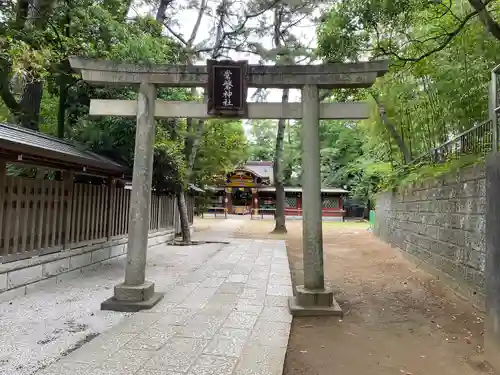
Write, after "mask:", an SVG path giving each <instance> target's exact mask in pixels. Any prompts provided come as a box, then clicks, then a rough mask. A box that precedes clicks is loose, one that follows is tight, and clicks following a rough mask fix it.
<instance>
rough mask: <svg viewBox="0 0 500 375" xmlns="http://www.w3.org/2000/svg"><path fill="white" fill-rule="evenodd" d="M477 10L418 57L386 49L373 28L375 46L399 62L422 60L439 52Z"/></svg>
mask: <svg viewBox="0 0 500 375" xmlns="http://www.w3.org/2000/svg"><path fill="white" fill-rule="evenodd" d="M469 1H474V0H469ZM478 13H479V12H478V11H477V10H476V11H474V12H472V13H469V14H468V15H467V16H466V17H465V18H464V19H463V20H462V22H460V24H459V25H458V26H457V27H456V29H455V30H453V31H451V32H449V33H447V34H445V35H441V36H439V37H444V40H443V41H442V42H441V43H440V44H439V45H438V46H437V47H435V48H432V49H430V50H428V51H427V52H425V53H423V54H422V55H420V56H418V57H404V56H401V55H399V54H398V53H397V52H395V51H392V50H391V51H388V50H386V49H385V48H384V47H382V46H381V45H380V34H379V32H378V30H377V29H376V28H375V32H376V34H377V48H378V49H379V50H380V51H381V52H382V55H385V56H393V57H394V58H396V59H397V60H399V61H401V62H405V63H406V62H418V61H420V60H423V59H425V58H426V57H429V56H431V55H432V54H434V53H436V52H439V51H442V50H443V49H444V48H446V46H448V44H450V42H451V41H452V40H453V38H455V37H456V36H457V35H458V34H460V32H461V31H462V30H463V28H464V27H465V25H467V23H468V22H469V21H470V20H471V19H472V18H474V17H475V16H477V15H478ZM439 37H436V38H435V39H438V38H439ZM431 39H434V38H431Z"/></svg>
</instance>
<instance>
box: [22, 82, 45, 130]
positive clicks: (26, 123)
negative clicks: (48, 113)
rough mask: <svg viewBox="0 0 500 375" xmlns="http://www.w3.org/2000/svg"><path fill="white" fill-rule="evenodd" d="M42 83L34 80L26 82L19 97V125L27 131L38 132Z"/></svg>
mask: <svg viewBox="0 0 500 375" xmlns="http://www.w3.org/2000/svg"><path fill="white" fill-rule="evenodd" d="M42 93H43V83H42V81H39V80H35V81H32V82H26V83H25V84H24V87H23V93H22V97H21V102H20V105H21V108H22V111H23V114H22V115H21V118H20V119H19V122H20V124H21V125H22V126H23V127H25V128H28V129H32V130H38V125H39V122H40V105H41V104H42Z"/></svg>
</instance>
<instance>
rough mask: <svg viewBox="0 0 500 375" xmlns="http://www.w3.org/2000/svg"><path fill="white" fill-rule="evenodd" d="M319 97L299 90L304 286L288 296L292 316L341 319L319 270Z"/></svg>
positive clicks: (312, 90)
mask: <svg viewBox="0 0 500 375" xmlns="http://www.w3.org/2000/svg"><path fill="white" fill-rule="evenodd" d="M319 107H320V98H319V91H318V86H316V85H305V86H304V87H303V88H302V135H301V138H302V204H303V220H302V226H303V231H302V249H303V257H304V260H303V261H304V285H299V286H297V288H296V295H295V296H294V297H290V299H289V307H290V311H291V313H292V315H293V316H323V315H337V316H342V309H341V308H340V306H339V305H338V303H337V302H336V301H335V299H334V298H333V291H332V290H331V289H329V288H325V276H324V267H323V226H322V225H323V218H322V212H321V166H320V140H319V120H320V110H319Z"/></svg>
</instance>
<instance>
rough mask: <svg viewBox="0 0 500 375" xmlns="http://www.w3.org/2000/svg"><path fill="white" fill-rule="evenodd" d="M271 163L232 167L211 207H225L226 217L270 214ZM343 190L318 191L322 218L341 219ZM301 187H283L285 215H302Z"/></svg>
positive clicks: (272, 203)
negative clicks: (319, 192) (258, 213)
mask: <svg viewBox="0 0 500 375" xmlns="http://www.w3.org/2000/svg"><path fill="white" fill-rule="evenodd" d="M273 184H274V181H273V163H272V162H265V161H250V162H248V163H247V164H245V165H244V166H242V167H239V168H236V169H235V170H234V171H233V172H231V173H229V174H228V175H227V176H226V180H225V181H221V183H220V184H219V186H218V187H217V188H216V189H215V190H216V202H215V206H218V207H225V208H226V209H227V212H228V213H230V214H240V215H246V214H250V212H251V211H252V210H254V212H259V211H261V210H262V212H263V213H266V214H271V215H273V214H274V211H273V210H274V209H275V208H276V189H275V187H274V186H273ZM346 193H347V191H346V190H344V189H339V188H323V189H321V200H322V212H323V216H325V217H343V216H344V214H345V211H344V209H343V206H342V198H343V196H344V195H345V194H346ZM302 207H303V206H302V188H301V187H285V215H287V216H302Z"/></svg>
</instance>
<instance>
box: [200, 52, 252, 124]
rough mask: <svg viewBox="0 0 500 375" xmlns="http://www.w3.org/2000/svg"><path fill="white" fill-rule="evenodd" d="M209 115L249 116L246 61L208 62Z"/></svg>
mask: <svg viewBox="0 0 500 375" xmlns="http://www.w3.org/2000/svg"><path fill="white" fill-rule="evenodd" d="M207 70H208V103H207V113H208V114H210V115H213V116H224V117H245V116H247V108H248V106H247V101H246V99H247V71H248V63H247V62H246V61H229V60H224V61H217V60H207Z"/></svg>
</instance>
